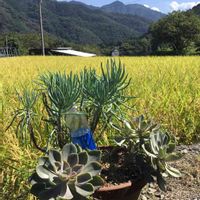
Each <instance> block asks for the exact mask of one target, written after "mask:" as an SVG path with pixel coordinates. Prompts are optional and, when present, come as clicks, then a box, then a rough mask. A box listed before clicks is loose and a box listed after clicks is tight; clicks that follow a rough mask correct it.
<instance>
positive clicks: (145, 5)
mask: <svg viewBox="0 0 200 200" xmlns="http://www.w3.org/2000/svg"><path fill="white" fill-rule="evenodd" d="M143 6H144V7H146V8H150V9H151V10H154V11H158V12H160V9H159V8H157V7H150V6H149V5H147V4H144V5H143Z"/></svg>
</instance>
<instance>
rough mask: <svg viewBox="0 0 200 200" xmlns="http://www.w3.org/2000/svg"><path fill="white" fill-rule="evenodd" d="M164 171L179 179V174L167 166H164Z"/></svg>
mask: <svg viewBox="0 0 200 200" xmlns="http://www.w3.org/2000/svg"><path fill="white" fill-rule="evenodd" d="M166 171H167V172H168V173H169V174H170V175H171V176H173V177H176V178H179V177H181V176H182V175H181V173H180V172H179V170H177V169H175V168H173V167H171V166H169V165H167V164H166Z"/></svg>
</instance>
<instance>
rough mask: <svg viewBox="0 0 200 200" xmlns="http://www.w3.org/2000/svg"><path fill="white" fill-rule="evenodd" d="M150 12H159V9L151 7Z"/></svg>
mask: <svg viewBox="0 0 200 200" xmlns="http://www.w3.org/2000/svg"><path fill="white" fill-rule="evenodd" d="M151 10H154V11H157V12H160V9H159V8H157V7H152V8H151Z"/></svg>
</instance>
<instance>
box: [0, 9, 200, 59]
mask: <svg viewBox="0 0 200 200" xmlns="http://www.w3.org/2000/svg"><path fill="white" fill-rule="evenodd" d="M5 36H7V38H8V44H7V45H9V47H15V48H17V49H18V50H19V52H20V53H21V54H22V55H26V54H28V49H29V48H41V42H40V41H41V40H40V34H39V33H36V32H35V33H26V34H19V33H9V34H1V35H0V46H4V45H5ZM45 46H46V48H55V47H58V46H71V47H73V48H74V49H76V50H82V51H88V52H94V53H97V54H98V55H111V52H112V50H113V48H114V47H117V48H118V49H119V52H120V55H124V56H125V55H126V56H132V55H137V56H140V55H196V54H200V16H198V15H196V14H195V13H193V12H192V11H189V12H180V11H178V12H173V13H171V14H169V15H167V16H166V17H164V18H162V19H160V20H159V21H157V22H155V23H152V24H151V26H150V27H149V30H148V32H147V33H146V34H145V35H143V36H141V37H139V38H138V37H137V38H136V37H135V36H133V37H132V38H131V37H130V38H127V39H126V40H121V41H118V42H115V43H110V44H105V43H101V44H94V45H92V44H85V45H82V44H76V43H73V42H70V41H66V40H63V39H62V38H58V37H56V36H54V35H50V34H45Z"/></svg>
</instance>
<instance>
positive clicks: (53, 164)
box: [30, 144, 103, 200]
mask: <svg viewBox="0 0 200 200" xmlns="http://www.w3.org/2000/svg"><path fill="white" fill-rule="evenodd" d="M100 157H101V153H100V151H97V150H96V151H86V150H82V149H81V147H80V146H78V145H74V144H66V145H65V146H64V147H63V149H62V151H57V150H54V149H52V150H50V151H49V152H48V155H47V156H46V157H41V158H40V159H39V162H38V165H37V167H36V171H35V172H34V173H33V174H32V176H31V177H30V182H31V184H32V188H31V193H32V194H33V195H35V196H36V197H37V198H39V199H40V200H56V199H66V200H68V199H73V200H82V199H87V197H88V196H90V195H92V194H93V193H94V192H95V190H96V189H98V188H99V187H100V186H101V185H102V184H103V179H102V178H101V177H100V176H99V174H100V172H101V165H100V163H99V161H100Z"/></svg>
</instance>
